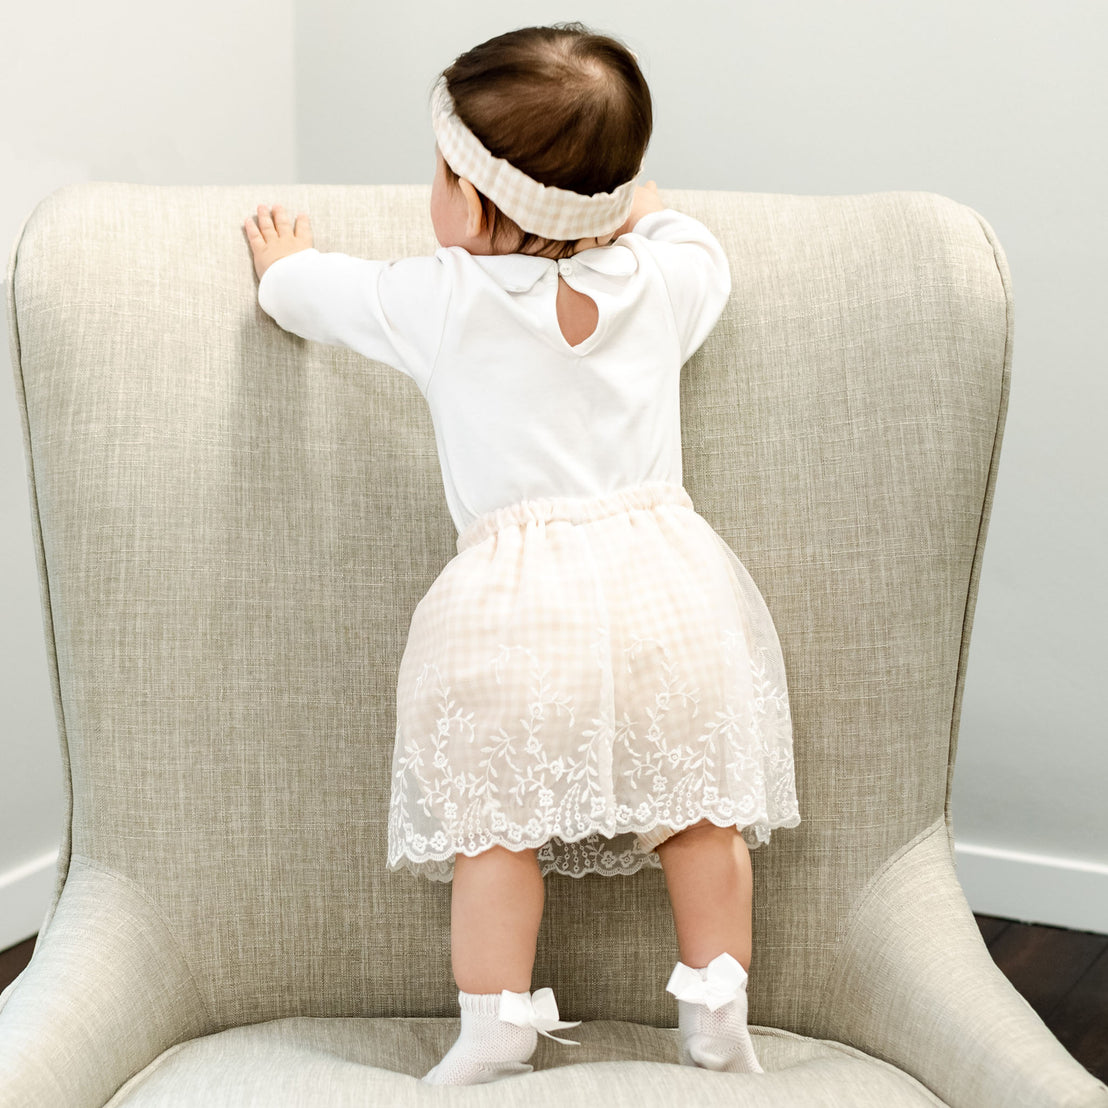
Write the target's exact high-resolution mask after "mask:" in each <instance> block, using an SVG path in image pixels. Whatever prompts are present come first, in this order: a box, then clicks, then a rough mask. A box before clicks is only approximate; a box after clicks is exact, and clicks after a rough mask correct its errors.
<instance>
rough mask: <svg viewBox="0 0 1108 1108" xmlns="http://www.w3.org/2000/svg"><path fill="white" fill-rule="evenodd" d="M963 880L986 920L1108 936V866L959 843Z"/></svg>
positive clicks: (956, 851)
mask: <svg viewBox="0 0 1108 1108" xmlns="http://www.w3.org/2000/svg"><path fill="white" fill-rule="evenodd" d="M954 862H955V866H956V867H957V870H958V881H959V882H960V883H961V886H962V888H963V889H964V890H965V893H966V899H967V900H968V901H969V903H970V907H971V908H972V909H973V910H974V911H975V912H978V913H980V914H981V915H983V916H1001V917H1003V918H1004V919H1013V920H1019V921H1020V922H1021V923H1038V924H1045V925H1047V926H1049V927H1068V928H1070V929H1071V930H1074V931H1096V932H1099V933H1100V934H1102V935H1108V865H1101V864H1099V863H1097V862H1079V861H1075V860H1074V859H1072V858H1053V857H1049V856H1047V855H1044V854H1024V853H1022V852H1020V851H1018V850H998V849H996V848H994V847H989V846H973V845H971V844H969V843H955V846H954Z"/></svg>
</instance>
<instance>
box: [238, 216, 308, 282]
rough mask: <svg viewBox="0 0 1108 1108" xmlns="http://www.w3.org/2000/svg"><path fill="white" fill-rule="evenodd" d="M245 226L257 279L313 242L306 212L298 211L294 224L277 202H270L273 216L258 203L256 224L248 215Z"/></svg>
mask: <svg viewBox="0 0 1108 1108" xmlns="http://www.w3.org/2000/svg"><path fill="white" fill-rule="evenodd" d="M244 226H245V228H246V238H247V241H249V243H250V249H251V251H252V252H253V254H254V272H255V273H257V275H258V280H259V281H260V280H261V279H262V274H263V273H265V271H266V270H267V269H269V267H270V266H271V265H272V264H273V263H274V262H276V261H279V260H280V259H281V258H285V257H287V256H288V255H289V254H295V253H296V252H297V251H298V250H307V249H308V248H309V247H310V246H311V245H312V227H311V223H310V222H309V220H308V216H307V214H306V213H304V212H301V213H300V214H299V215H298V216H297V217H296V226H295V227H293V225H292V223H291V222H290V221H289V216H288V212H286V211H285V209H284V208H283V207H281V205H280V204H274V205H273V214H272V216H271V215H270V212H269V209H268V208H267V207H266V206H265V205H264V204H259V205H258V217H257V223H255V222H254V220H253V219H251V218H248V219H247V220H246V223H245V225H244Z"/></svg>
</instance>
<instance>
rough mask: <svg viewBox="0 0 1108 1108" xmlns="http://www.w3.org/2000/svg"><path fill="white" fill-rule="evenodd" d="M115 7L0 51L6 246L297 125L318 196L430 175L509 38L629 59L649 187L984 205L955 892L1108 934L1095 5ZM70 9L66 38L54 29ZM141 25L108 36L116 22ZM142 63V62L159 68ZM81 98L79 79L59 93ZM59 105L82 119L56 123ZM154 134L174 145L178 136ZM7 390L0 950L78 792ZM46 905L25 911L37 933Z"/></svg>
mask: <svg viewBox="0 0 1108 1108" xmlns="http://www.w3.org/2000/svg"><path fill="white" fill-rule="evenodd" d="M113 6H114V7H117V8H120V7H123V6H124V5H122V4H120V3H119V2H118V0H116V3H115V4H114V5H113ZM102 8H103V6H100V10H98V12H97V16H96V18H95V19H93V18H92V17H90V16H88V15H86V14H85V8H84V7H83V6H81V5H78V4H77V3H76V0H49V2H47V3H45V4H44V5H43V7H42V9H40V12H38V13H35V14H30V15H27V14H23V13H21V14H20V15H19V16H18V17H17V18H16V21H15V22H16V30H17V33H16V34H12V35H9V34H7V33H6V34H5V43H6V45H5V46H4V47H2V48H0V49H4V50H11V49H12V48H13V47H14V49H16V50H17V51H19V52H20V53H21V55H24V58H23V60H22V61H21V62H20V63H19V65H18V66H17V71H16V75H13V74H12V72H11V69H10V67H9V66H4V67H3V68H2V69H0V97H2V101H0V102H3V103H7V104H11V103H13V102H17V103H19V104H20V112H21V113H23V115H22V116H21V117H19V118H16V117H14V116H13V113H9V114H8V118H7V120H6V121H5V123H4V125H3V128H0V136H2V137H0V150H3V151H4V157H5V164H6V160H7V157H8V150H9V146H10V147H11V148H12V149H13V150H14V154H15V157H16V164H17V166H18V172H17V173H16V174H15V183H14V184H13V183H12V174H10V173H7V172H0V229H2V228H3V226H4V225H5V223H6V225H7V227H8V230H9V232H10V233H9V238H10V235H11V234H14V231H15V225H16V221H17V218H18V217H19V216H21V215H22V214H23V213H24V211H25V210H26V209H28V208H29V207H30V206H31V204H32V203H33V201H34V200H36V199H37V198H38V197H39V196H40V195H42V194H44V193H45V192H47V191H49V189H50V188H53V187H54V186H55V185H58V184H62V183H64V181H67V180H79V179H83V178H85V177H100V178H104V177H113V178H120V179H125V180H141V181H155V182H165V183H170V182H173V183H190V182H209V183H229V182H235V183H243V182H249V181H264V182H267V183H268V182H270V181H276V180H280V179H282V178H290V177H291V176H292V172H291V168H290V167H291V165H292V160H291V159H292V154H291V148H290V147H289V146H288V142H289V135H290V133H291V132H289V131H288V130H286V129H285V126H286V123H287V125H288V126H292V124H293V120H295V136H296V144H295V154H296V177H297V179H299V180H301V181H312V182H330V183H347V182H348V183H354V182H375V183H406V182H412V181H427V180H429V174H430V169H431V164H432V151H433V138H432V135H431V131H430V127H429V125H428V123H427V119H426V104H427V94H428V92H429V89H430V85H431V82H432V80H433V78H434V76H435V74H436V73H437V71H438V70H440V69H441V68H443V67H444V66H445V65H446V64H448V63H449V62H450V60H452V58H453V57H454V56H455V55H456V54H458V53H460V52H461V51H462V50H464V49H466V48H468V47H469V46H471V45H473V44H475V43H477V42H479V41H481V40H482V39H484V38H487V37H489V36H490V35H493V34H496V33H498V32H500V31H502V30H506V29H508V28H511V27H515V26H521V25H524V24H527V23H542V22H550V21H554V20H558V19H575V18H576V19H581V20H583V21H585V22H587V23H589V24H590V25H592V26H594V27H596V28H597V29H601V30H609V31H612V32H614V33H617V34H619V35H621V37H623V38H624V39H625V40H626V41H627V42H628V43H629V44H630V45H631V47H632V49H634V50H635V51H636V52H637V53H638V54H639V56H640V60H641V62H642V63H643V66H644V69H645V71H646V75H647V78H648V79H649V81H650V83H651V87H652V90H653V93H654V98H655V105H656V114H655V135H654V140H653V142H652V144H651V150H650V153H649V154H648V157H647V163H646V167H645V170H646V176H648V177H655V178H656V179H657V180H658V181H659V183H660V184H661V185H663V186H666V187H674V188H722V189H739V190H747V191H754V192H788V193H801V194H844V193H866V192H876V191H882V190H886V189H925V190H930V191H934V192H939V193H942V194H944V195H947V196H950V197H953V198H954V199H956V200H958V201H960V202H962V203H965V204H968V205H969V206H970V207H972V208H974V209H976V210H977V211H978V212H980V213H981V214H982V215H983V216H984V218H985V219H986V220H988V222H989V223H990V224H991V225H992V226H993V228H994V230H995V231H996V233H997V235H998V236H999V238H1000V241H1001V243H1002V244H1003V246H1004V248H1005V251H1006V253H1007V256H1008V261H1009V265H1010V267H1011V270H1012V278H1013V286H1014V290H1015V299H1016V346H1015V364H1014V367H1013V384H1012V396H1011V402H1010V407H1009V412H1008V424H1007V429H1006V432H1005V439H1004V447H1003V453H1002V457H1001V467H1000V475H999V479H998V484H997V490H996V500H995V504H994V508H993V517H992V523H991V527H990V533H989V540H988V545H987V548H986V555H985V561H984V566H983V571H982V580H981V590H980V597H979V600H978V605H977V614H976V620H975V625H974V632H973V644H972V648H971V651H970V658H969V668H968V674H967V683H966V692H965V700H964V705H963V718H962V728H961V738H960V747H959V754H958V768H957V774H956V782H957V783H956V786H955V796H954V819H955V832H956V837H957V840H958V849H959V874H960V876H961V877H962V880H963V882H964V884H965V885H966V888H967V892H968V893H969V896H970V901H971V903H972V905H973V907H974V908H975V909H976V910H978V911H982V912H993V913H997V914H1003V915H1010V916H1015V917H1016V918H1021V919H1027V920H1033V921H1037V922H1046V923H1056V924H1060V925H1064V926H1074V927H1083V928H1089V929H1096V930H1099V931H1102V932H1106V933H1108V805H1105V804H1104V803H1103V800H1102V799H1101V797H1102V794H1103V792H1104V787H1105V784H1106V783H1108V743H1106V742H1105V741H1104V740H1105V738H1106V734H1105V723H1104V719H1105V715H1106V712H1105V708H1106V705H1105V696H1104V693H1103V688H1104V679H1103V676H1102V674H1103V671H1104V669H1105V663H1106V662H1108V649H1106V646H1108V643H1106V633H1105V629H1104V628H1105V614H1106V605H1105V594H1106V588H1105V583H1104V574H1103V572H1102V570H1101V568H1100V566H1101V562H1102V561H1103V556H1102V550H1103V549H1104V547H1105V545H1106V544H1105V540H1106V538H1108V535H1106V531H1108V526H1106V524H1105V512H1104V505H1105V503H1106V497H1105V492H1106V488H1105V486H1106V483H1108V482H1106V477H1105V470H1106V466H1105V462H1106V450H1105V446H1104V434H1103V432H1102V430H1101V427H1100V422H1101V420H1102V419H1103V413H1104V412H1105V411H1108V404H1106V400H1108V375H1106V373H1105V365H1104V358H1103V355H1102V354H1101V348H1100V323H1099V321H1100V319H1101V317H1102V316H1103V314H1104V304H1105V293H1106V291H1108V289H1106V287H1105V284H1106V282H1105V278H1104V276H1103V274H1104V267H1103V263H1102V259H1103V258H1104V257H1105V256H1106V252H1108V227H1106V216H1105V204H1104V197H1105V195H1106V192H1108V190H1106V187H1105V186H1106V185H1108V172H1106V168H1108V167H1106V160H1108V157H1106V152H1105V147H1104V143H1103V141H1102V140H1101V139H1100V135H1101V134H1102V133H1103V130H1104V126H1105V122H1106V120H1105V119H1104V111H1103V105H1104V103H1105V99H1106V91H1108V89H1106V81H1105V79H1104V77H1103V76H1102V66H1101V57H1100V55H1101V54H1102V49H1101V44H1102V43H1103V42H1104V41H1105V35H1106V32H1108V8H1106V7H1105V6H1104V5H1101V4H1099V3H1097V2H1095V0H1062V2H1061V3H1060V4H1058V5H1054V6H1048V5H1043V4H1041V3H1038V2H1031V0H975V2H974V3H970V4H967V3H965V0H932V2H931V3H929V4H927V5H909V4H900V3H889V4H880V3H877V2H876V0H872V2H865V0H845V2H842V3H837V4H834V5H832V4H826V3H823V2H821V0H773V2H771V0H761V2H758V3H753V2H750V0H746V2H736V0H729V2H722V0H720V2H715V0H698V2H693V3H690V4H687V5H685V6H683V7H680V8H675V7H674V6H673V5H671V4H662V3H660V2H656V3H649V0H637V2H635V3H630V2H624V3H620V2H617V0H595V2H592V3H588V4H578V5H577V6H576V7H572V6H571V7H569V8H567V7H565V6H563V5H561V4H559V5H555V4H551V3H539V2H534V0H531V2H525V0H482V3H481V4H480V5H459V4H455V3H453V2H449V3H448V2H446V0H424V2H423V3H420V4H413V5H390V6H388V7H386V6H384V5H379V4H372V5H361V4H351V3H349V2H348V0H314V2H312V3H308V2H307V0H300V2H299V3H295V4H293V3H292V0H289V3H287V4H285V5H284V6H282V7H280V8H279V9H278V10H277V11H273V10H272V9H270V8H268V7H267V8H264V9H263V7H262V5H261V4H258V3H255V2H254V0H232V2H231V4H230V7H229V8H228V7H225V6H217V5H216V4H214V3H211V2H209V3H208V4H207V5H204V4H201V9H200V10H197V9H196V6H195V5H194V6H193V8H192V9H191V10H190V11H189V14H188V20H187V21H185V20H183V19H182V21H181V23H180V26H171V25H170V24H169V22H168V20H169V19H170V18H171V17H169V16H166V15H162V14H161V11H162V10H163V9H158V11H159V14H158V15H157V16H156V17H153V16H151V17H149V21H148V22H147V23H146V25H145V26H143V25H141V23H140V19H141V16H140V15H139V14H138V13H141V12H143V11H145V10H146V8H144V7H140V6H139V5H138V4H135V5H133V9H134V13H135V14H132V15H129V16H128V17H127V18H126V19H121V20H118V21H117V20H115V19H111V18H106V17H105V16H104V14H103V10H102ZM70 9H71V10H70ZM65 20H69V21H70V23H71V24H72V23H76V24H78V28H77V30H75V31H72V32H67V33H66V37H65V38H64V39H63V40H62V42H61V43H60V44H59V41H58V39H57V37H56V35H54V36H53V37H50V38H49V40H48V37H47V34H46V32H47V30H48V29H49V30H50V31H51V32H53V31H54V30H55V29H56V28H55V26H54V25H55V24H61V23H64V22H65ZM127 24H130V26H131V28H132V30H131V31H129V32H128V33H127V34H126V35H125V37H124V45H123V46H122V47H120V46H118V45H117V44H116V43H115V38H116V36H117V35H118V30H116V29H115V28H118V27H119V26H125V25H127ZM135 27H140V28H141V29H138V30H136V29H134V28H135ZM101 28H104V29H103V30H101ZM109 28H111V29H109ZM5 31H7V28H5ZM90 41H91V43H92V44H93V47H94V49H95V50H97V51H99V52H100V54H99V57H97V58H95V59H84V60H82V59H81V58H80V57H79V55H78V50H77V47H78V45H87V44H88V43H89V42H90ZM169 42H172V43H174V46H175V49H174V50H173V51H169V52H168V56H167V50H166V44H167V43H169ZM154 47H156V50H155V57H156V63H155V62H154V61H151V60H150V55H149V54H146V55H144V54H143V49H144V48H147V49H150V48H154ZM105 52H107V53H109V54H112V55H113V56H110V57H108V58H105V56H104V55H105ZM71 72H75V73H76V80H74V79H71V78H68V77H67V76H66V75H67V74H69V73H71ZM263 80H264V81H266V82H267V83H266V84H265V85H263V83H262V82H263ZM76 81H83V82H85V85H83V86H81V88H80V90H79V92H80V95H79V96H76V97H70V96H68V95H67V94H66V87H67V85H68V86H70V87H75V85H76ZM28 88H31V89H32V90H33V92H34V95H33V96H30V95H28V93H27V90H28ZM136 88H142V89H143V96H142V97H141V98H139V97H137V96H136V95H135V89H136ZM151 90H153V91H151ZM294 93H295V96H294ZM195 106H199V109H200V111H199V112H198V113H194V110H193V109H194V107H195ZM113 111H114V112H116V113H118V115H119V116H120V117H121V118H120V119H111V118H110V117H111V115H112V112H113ZM70 112H76V114H77V122H72V121H68V122H62V120H64V119H65V117H66V114H67V113H70ZM167 117H168V119H169V121H171V122H172V125H173V126H172V130H174V131H175V132H176V131H178V129H179V131H180V136H181V137H177V138H173V139H168V138H166V136H165V134H164V133H163V131H164V128H162V127H161V126H160V124H161V123H162V122H163V121H164V120H165V119H166V118H167ZM274 121H276V123H275V122H274ZM263 126H264V129H263V130H260V131H256V132H253V133H254V136H255V137H254V139H253V140H252V141H249V140H247V139H246V137H245V136H247V135H250V134H251V133H252V132H251V128H255V127H263ZM90 131H91V135H90ZM13 136H14V137H13ZM271 139H275V140H276V146H271V145H270V141H271ZM16 189H18V190H19V191H18V193H17V192H16V191H15V190H16ZM0 390H4V391H0V409H2V411H0V419H2V420H3V421H4V423H3V426H0V435H2V436H3V442H4V446H3V449H4V450H5V451H6V453H5V455H4V458H3V460H4V461H6V462H7V463H8V464H7V465H5V466H4V469H3V477H2V479H0V480H2V481H3V482H4V485H3V488H4V493H3V496H4V505H3V507H4V520H5V527H4V535H5V537H4V540H3V542H4V545H2V546H0V559H2V561H0V580H2V581H4V585H3V588H4V590H5V592H6V593H9V594H10V599H9V597H5V604H6V606H10V605H11V604H17V605H18V610H17V612H16V614H15V618H14V619H13V620H12V621H11V623H10V624H5V626H4V628H3V631H2V632H0V655H2V657H3V660H4V662H5V664H4V665H3V666H2V667H0V670H2V672H0V681H2V682H3V686H2V688H0V695H3V697H4V699H5V700H6V701H8V702H14V704H15V710H16V713H17V714H18V717H19V718H18V721H17V722H18V725H19V726H18V730H17V737H16V738H15V739H14V741H13V740H10V739H8V737H7V736H6V735H5V738H4V752H3V758H4V762H5V768H6V769H13V770H14V772H6V773H4V775H3V776H2V777H0V947H3V946H4V945H6V944H5V942H4V939H5V937H7V938H9V939H11V940H12V941H15V939H17V938H18V937H20V936H19V935H17V934H15V933H14V930H18V928H13V926H12V924H11V919H12V918H14V915H13V911H12V910H10V909H9V907H8V905H9V904H11V903H14V898H13V897H12V896H10V895H8V896H7V897H6V894H5V889H4V885H3V880H4V879H3V873H4V872H5V870H10V869H12V868H13V867H15V866H17V865H18V864H20V862H22V861H27V860H30V859H33V858H35V857H36V855H38V854H41V853H42V851H44V850H46V849H48V848H49V846H50V844H51V843H56V838H57V832H56V828H57V818H58V815H59V813H60V801H59V799H58V790H57V785H56V778H57V773H58V772H59V771H58V762H57V756H56V754H55V751H54V738H53V719H52V712H51V708H50V703H49V692H48V689H47V685H46V681H45V676H44V674H43V667H44V665H45V661H44V658H43V651H42V646H41V641H42V636H41V626H40V620H39V617H38V609H37V586H36V585H35V584H34V572H33V564H32V561H31V554H30V540H29V537H28V536H29V527H28V526H27V524H26V520H27V514H26V505H25V503H24V502H23V499H22V498H23V496H24V494H23V492H22V489H23V484H22V481H23V476H22V474H23V467H22V461H21V454H20V453H19V451H18V450H16V449H15V448H13V447H12V445H11V442H10V437H11V436H10V434H9V430H10V426H11V427H14V426H15V423H14V418H15V417H14V415H13V414H12V412H11V407H12V400H11V387H10V384H7V383H6V382H3V383H0ZM9 425H10V426H9ZM9 521H11V522H10V523H9ZM13 763H14V766H13ZM23 886H24V887H28V888H29V887H30V886H29V884H28V882H26V881H25V882H23ZM5 897H6V898H5ZM44 909H45V899H43V901H42V910H44ZM40 916H41V910H39V909H37V908H36V911H35V913H32V914H30V915H27V920H28V921H29V923H30V927H29V928H28V929H27V930H26V931H25V933H27V934H29V933H30V932H31V931H33V930H34V928H35V927H36V926H37V923H38V919H39V917H40ZM5 927H7V931H6V932H5V930H4V928H5Z"/></svg>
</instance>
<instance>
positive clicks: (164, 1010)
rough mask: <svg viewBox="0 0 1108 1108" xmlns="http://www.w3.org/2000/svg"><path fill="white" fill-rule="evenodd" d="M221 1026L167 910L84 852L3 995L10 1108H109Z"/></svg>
mask: <svg viewBox="0 0 1108 1108" xmlns="http://www.w3.org/2000/svg"><path fill="white" fill-rule="evenodd" d="M209 1030H210V1020H209V1019H208V1014H207V1012H206V1009H205V1004H204V1001H203V998H202V997H201V995H200V992H199V990H198V989H197V987H196V983H195V981H194V980H193V978H192V976H191V974H190V973H189V970H188V966H187V964H186V962H185V959H184V957H183V956H182V954H181V952H180V950H179V948H178V946H177V944H176V943H175V941H174V939H173V937H172V935H171V934H170V933H169V931H168V929H167V928H166V926H165V924H164V922H163V921H162V919H161V917H160V916H159V915H158V913H157V910H156V908H155V907H154V906H153V905H152V904H151V902H150V901H148V900H147V898H146V897H145V896H144V895H143V894H142V893H141V891H140V890H138V889H137V888H136V887H135V886H133V885H132V884H130V883H129V882H127V881H126V880H124V879H122V878H120V877H119V876H117V875H115V874H112V873H111V872H110V871H109V870H107V869H105V868H101V867H98V866H96V865H94V864H92V863H90V862H89V861H88V860H87V859H79V858H77V857H76V856H75V857H73V858H72V859H71V861H70V869H69V874H68V876H67V879H66V883H65V887H64V889H63V890H62V894H61V897H60V898H59V900H58V905H57V908H56V910H55V912H54V914H53V917H52V918H51V919H50V922H49V924H48V925H47V927H46V929H45V930H44V931H43V932H42V933H41V934H40V936H39V941H38V943H37V944H36V946H35V952H34V954H33V955H32V957H31V961H30V963H29V964H28V966H27V967H26V969H24V971H23V972H22V973H21V974H20V975H19V977H17V978H16V979H15V981H14V982H12V984H11V985H10V986H9V987H8V989H6V990H5V991H4V994H3V996H2V997H0V1074H3V1079H2V1080H0V1108H58V1106H59V1105H65V1106H66V1108H103V1105H104V1104H106V1103H107V1102H108V1100H110V1099H111V1097H112V1096H113V1094H114V1093H115V1091H116V1090H117V1089H118V1088H119V1087H120V1086H121V1085H122V1084H123V1083H124V1082H125V1081H126V1080H127V1079H128V1078H129V1077H131V1076H132V1075H133V1074H135V1073H137V1072H138V1071H139V1070H141V1069H143V1068H144V1067H145V1066H146V1065H148V1064H149V1063H150V1062H151V1061H153V1059H154V1058H156V1057H157V1056H158V1055H159V1054H161V1053H162V1052H163V1051H164V1050H166V1049H168V1048H169V1047H170V1046H172V1045H173V1044H174V1043H177V1042H181V1041H182V1040H185V1039H191V1038H195V1037H196V1036H198V1035H203V1034H206V1033H208V1031H209Z"/></svg>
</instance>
